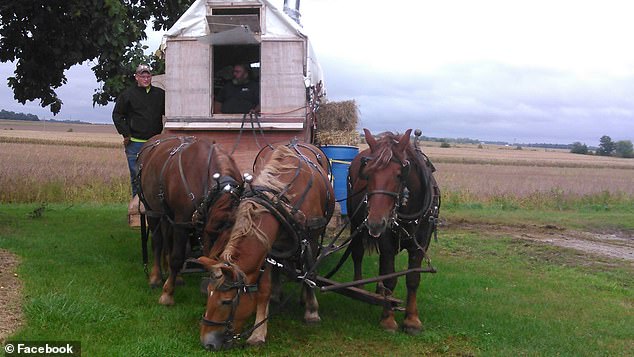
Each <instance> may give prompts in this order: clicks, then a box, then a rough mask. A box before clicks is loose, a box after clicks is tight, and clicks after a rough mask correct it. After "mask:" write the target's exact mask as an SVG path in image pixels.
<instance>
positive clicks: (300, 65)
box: [260, 40, 306, 114]
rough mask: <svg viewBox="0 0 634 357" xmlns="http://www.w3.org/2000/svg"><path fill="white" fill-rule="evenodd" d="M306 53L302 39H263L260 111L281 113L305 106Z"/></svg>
mask: <svg viewBox="0 0 634 357" xmlns="http://www.w3.org/2000/svg"><path fill="white" fill-rule="evenodd" d="M305 57H306V54H305V50H304V42H303V41H301V40H297V41H268V40H267V41H262V59H261V70H260V73H261V75H260V76H261V84H260V88H261V89H260V91H261V93H262V95H261V101H262V112H264V113H271V114H280V113H287V112H291V111H294V110H297V109H298V108H303V107H305V106H306V87H305V85H304V62H305ZM300 112H302V111H300Z"/></svg>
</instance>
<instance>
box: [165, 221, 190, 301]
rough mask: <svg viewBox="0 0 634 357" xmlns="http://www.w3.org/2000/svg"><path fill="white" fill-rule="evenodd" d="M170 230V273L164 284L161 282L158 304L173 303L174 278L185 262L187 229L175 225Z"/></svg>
mask: <svg viewBox="0 0 634 357" xmlns="http://www.w3.org/2000/svg"><path fill="white" fill-rule="evenodd" d="M172 232H173V236H172V237H173V240H172V251H171V254H170V259H169V262H170V264H169V265H170V267H169V269H170V274H169V277H168V278H167V280H166V281H165V284H163V293H162V294H161V297H160V298H159V304H161V305H174V286H175V285H176V278H177V276H178V273H179V272H180V270H181V268H182V267H183V263H184V262H185V249H186V243H187V231H186V230H185V229H183V228H181V227H176V226H175V227H173V228H172Z"/></svg>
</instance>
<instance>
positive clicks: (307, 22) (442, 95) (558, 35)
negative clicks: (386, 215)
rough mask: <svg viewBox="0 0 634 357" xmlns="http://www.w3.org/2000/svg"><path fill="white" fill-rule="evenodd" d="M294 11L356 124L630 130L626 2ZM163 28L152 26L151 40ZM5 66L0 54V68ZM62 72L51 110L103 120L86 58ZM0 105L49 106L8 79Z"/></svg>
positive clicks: (455, 2)
mask: <svg viewBox="0 0 634 357" xmlns="http://www.w3.org/2000/svg"><path fill="white" fill-rule="evenodd" d="M271 1H272V2H273V3H274V4H275V5H276V6H278V7H279V8H281V7H282V4H283V0H271ZM291 2H292V0H291ZM300 11H301V13H302V18H301V21H302V25H303V26H304V29H305V30H306V33H307V34H308V36H309V38H310V40H311V43H312V45H313V47H314V49H315V51H316V53H317V57H318V59H319V62H320V64H321V66H322V69H323V71H324V76H325V82H326V88H327V95H328V98H329V100H335V101H336V100H349V99H354V100H355V101H356V102H357V104H358V106H359V109H360V120H361V122H360V127H367V128H369V129H370V130H372V131H373V132H374V131H376V132H380V131H385V130H390V131H401V132H402V131H404V130H405V129H407V128H420V129H421V130H422V131H423V134H424V135H426V136H432V137H449V138H472V139H480V140H500V141H506V142H509V143H558V144H569V143H572V142H575V141H579V142H582V143H586V144H588V145H598V143H599V138H600V137H601V136H603V135H609V136H610V137H611V138H612V140H614V141H618V140H634V44H633V41H632V36H633V35H634V21H632V20H631V14H632V13H634V2H630V1H620V0H601V1H598V0H576V1H568V0H558V1H542V0H532V1H508V0H479V1H469V0H443V1H437V0H435V1H432V0H405V1H394V2H389V5H388V3H386V2H370V1H361V0H346V1H337V0H302V1H301V8H300ZM160 37H161V34H160V33H152V34H151V35H150V38H149V41H148V44H149V45H150V47H151V49H152V50H153V49H155V48H156V47H157V46H158V43H159V42H160ZM13 70H14V68H13V64H11V63H3V64H0V78H7V77H9V76H11V75H12V72H13ZM67 77H68V78H69V81H68V83H67V84H66V85H65V86H64V87H62V88H60V89H59V90H58V94H59V96H60V98H61V99H62V101H63V102H64V105H63V107H62V111H61V113H60V114H59V115H58V116H57V117H55V119H60V120H64V119H73V120H84V121H91V122H102V123H107V122H110V121H111V119H110V118H111V112H112V104H111V105H108V106H106V107H96V108H93V106H92V94H93V92H94V90H95V89H96V88H97V87H98V83H96V80H95V78H94V75H93V74H92V72H91V71H90V69H89V65H88V64H85V65H83V66H75V67H73V68H71V69H70V70H69V71H68V72H67ZM0 108H1V109H5V110H12V111H19V112H26V113H32V114H36V115H38V116H40V118H51V117H52V115H51V114H50V112H49V111H48V110H47V109H42V108H40V107H39V104H38V103H37V102H35V103H28V104H27V105H26V106H23V105H21V104H19V103H17V102H16V101H15V100H13V94H12V93H11V90H10V89H9V88H8V87H7V86H6V81H2V82H0Z"/></svg>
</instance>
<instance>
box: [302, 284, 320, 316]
mask: <svg viewBox="0 0 634 357" xmlns="http://www.w3.org/2000/svg"><path fill="white" fill-rule="evenodd" d="M302 301H303V302H304V309H305V310H304V322H306V323H308V324H314V323H318V322H321V317H319V303H318V302H317V297H316V296H315V290H314V289H313V288H311V287H310V286H308V285H306V284H302Z"/></svg>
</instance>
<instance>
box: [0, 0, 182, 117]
mask: <svg viewBox="0 0 634 357" xmlns="http://www.w3.org/2000/svg"><path fill="white" fill-rule="evenodd" d="M192 2H193V0H47V1H41V0H20V1H7V0H3V1H2V5H1V6H0V61H1V62H8V61H16V69H15V72H14V76H13V77H9V78H8V83H9V87H11V88H12V89H13V94H14V97H15V99H16V100H17V101H18V102H20V103H22V104H24V103H26V102H27V101H32V100H36V99H39V100H40V105H41V106H42V107H49V108H50V110H51V112H53V114H57V113H59V111H60V109H61V106H62V101H61V100H60V98H58V96H57V93H56V92H55V89H57V88H59V87H60V86H62V85H63V84H65V83H66V81H67V79H66V76H65V75H64V72H65V71H66V70H67V69H69V68H70V67H71V66H73V65H76V64H80V63H83V62H85V61H93V60H96V62H95V65H94V66H93V67H92V70H93V72H94V73H95V76H96V77H97V80H98V81H99V82H101V83H102V84H101V87H100V88H98V89H96V90H95V94H94V95H93V105H94V104H101V105H105V104H107V103H108V101H111V100H113V99H114V98H116V96H117V95H118V94H119V93H120V92H121V91H122V90H123V89H124V88H125V87H127V85H128V84H129V83H131V81H132V78H131V76H130V74H131V73H132V72H133V71H134V68H135V67H136V65H137V64H138V63H140V62H142V61H154V62H155V61H156V59H151V58H148V57H146V56H144V55H143V47H141V45H140V44H139V41H141V40H144V39H145V38H147V35H146V32H145V31H146V24H147V23H148V21H149V20H150V18H153V20H154V26H153V27H154V29H155V30H161V29H167V28H169V27H170V26H171V25H172V24H174V22H175V21H176V20H177V19H178V17H180V15H182V14H183V12H185V10H186V9H187V7H188V6H189V5H190V4H191V3H192Z"/></svg>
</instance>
